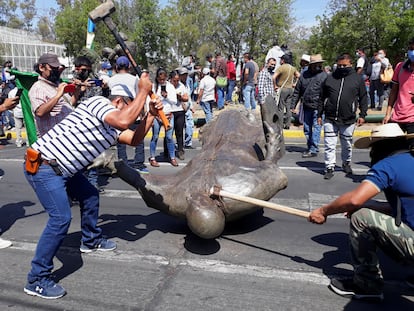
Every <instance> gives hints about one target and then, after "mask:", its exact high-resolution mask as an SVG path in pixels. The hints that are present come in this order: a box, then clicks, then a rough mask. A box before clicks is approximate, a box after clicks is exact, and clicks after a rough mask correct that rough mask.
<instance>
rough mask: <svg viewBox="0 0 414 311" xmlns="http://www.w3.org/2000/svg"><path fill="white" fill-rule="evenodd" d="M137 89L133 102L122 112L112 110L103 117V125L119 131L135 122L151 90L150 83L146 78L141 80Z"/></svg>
mask: <svg viewBox="0 0 414 311" xmlns="http://www.w3.org/2000/svg"><path fill="white" fill-rule="evenodd" d="M138 87H139V92H138V94H137V96H136V97H135V98H134V100H133V101H132V102H131V103H130V104H129V105H128V106H126V107H124V108H123V109H122V110H114V111H112V112H110V113H108V114H107V115H106V117H105V123H107V124H109V125H111V126H113V127H115V128H117V129H120V130H126V129H128V128H129V126H130V125H131V124H132V123H134V122H135V120H136V119H137V118H138V116H139V115H140V113H141V111H142V110H143V109H144V106H145V103H146V99H147V96H148V94H149V93H150V92H151V90H152V83H151V81H150V80H149V78H148V77H145V78H141V79H140V80H139V84H138ZM120 100H122V99H120Z"/></svg>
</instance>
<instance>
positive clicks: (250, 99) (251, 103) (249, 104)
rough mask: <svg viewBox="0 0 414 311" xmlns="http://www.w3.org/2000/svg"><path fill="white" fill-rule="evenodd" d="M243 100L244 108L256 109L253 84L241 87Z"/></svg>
mask: <svg viewBox="0 0 414 311" xmlns="http://www.w3.org/2000/svg"><path fill="white" fill-rule="evenodd" d="M243 100H244V107H245V108H246V109H250V108H251V109H252V110H254V109H256V100H255V99H254V86H253V85H248V84H247V85H245V86H244V87H243Z"/></svg>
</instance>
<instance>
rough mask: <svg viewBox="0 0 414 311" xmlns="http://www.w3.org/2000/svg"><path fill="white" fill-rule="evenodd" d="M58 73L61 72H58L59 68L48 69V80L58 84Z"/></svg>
mask: <svg viewBox="0 0 414 311" xmlns="http://www.w3.org/2000/svg"><path fill="white" fill-rule="evenodd" d="M60 74H61V72H60V70H59V68H53V69H52V70H51V71H50V75H49V77H48V78H47V79H48V80H49V81H51V82H53V83H56V84H58V83H59V80H60Z"/></svg>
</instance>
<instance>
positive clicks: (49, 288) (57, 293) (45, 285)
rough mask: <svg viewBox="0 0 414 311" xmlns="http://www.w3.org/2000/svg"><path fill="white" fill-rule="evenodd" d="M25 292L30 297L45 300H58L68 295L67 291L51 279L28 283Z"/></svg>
mask: <svg viewBox="0 0 414 311" xmlns="http://www.w3.org/2000/svg"><path fill="white" fill-rule="evenodd" d="M24 292H25V293H26V294H28V295H31V296H38V297H40V298H45V299H57V298H60V297H63V296H64V295H65V294H66V290H65V289H64V288H63V287H62V286H60V285H59V284H57V283H55V282H54V281H53V280H51V279H43V280H41V281H35V282H33V283H27V284H26V286H25V287H24Z"/></svg>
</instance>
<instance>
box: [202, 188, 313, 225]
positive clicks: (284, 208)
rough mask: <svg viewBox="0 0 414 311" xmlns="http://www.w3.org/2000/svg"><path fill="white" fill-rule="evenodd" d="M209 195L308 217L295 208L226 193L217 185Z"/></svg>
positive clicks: (211, 189)
mask: <svg viewBox="0 0 414 311" xmlns="http://www.w3.org/2000/svg"><path fill="white" fill-rule="evenodd" d="M210 195H214V196H217V197H224V198H229V199H233V200H237V201H241V202H246V203H251V204H254V205H257V206H261V207H267V208H270V209H274V210H276V211H279V212H283V213H287V214H291V215H295V216H300V217H305V218H308V217H309V212H306V211H301V210H298V209H296V208H291V207H288V206H284V205H280V204H276V203H272V202H268V201H264V200H259V199H255V198H251V197H247V196H242V195H239V194H235V193H231V192H227V191H224V190H222V188H221V186H217V185H216V186H213V187H211V188H210Z"/></svg>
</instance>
